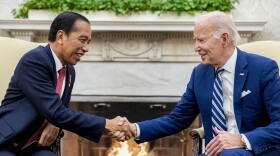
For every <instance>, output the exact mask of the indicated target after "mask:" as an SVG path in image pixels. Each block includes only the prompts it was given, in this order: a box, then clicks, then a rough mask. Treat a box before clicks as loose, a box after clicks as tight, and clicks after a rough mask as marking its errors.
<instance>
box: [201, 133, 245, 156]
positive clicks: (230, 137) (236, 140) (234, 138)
mask: <svg viewBox="0 0 280 156" xmlns="http://www.w3.org/2000/svg"><path fill="white" fill-rule="evenodd" d="M215 132H216V134H217V136H216V137H215V138H213V139H212V140H211V141H210V142H209V144H208V145H207V146H206V148H205V150H206V153H205V154H206V155H207V156H218V155H219V154H220V153H221V152H222V151H224V150H225V149H232V148H244V144H243V143H242V142H241V135H240V134H231V133H229V132H227V131H220V130H218V129H217V128H215Z"/></svg>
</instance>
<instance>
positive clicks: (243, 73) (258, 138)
mask: <svg viewBox="0 0 280 156" xmlns="http://www.w3.org/2000/svg"><path fill="white" fill-rule="evenodd" d="M214 77H215V75H214V67H212V66H208V65H203V64H200V65H198V66H197V67H195V68H194V70H193V72H192V75H191V79H190V82H189V83H188V85H187V89H186V92H185V93H184V95H183V96H182V98H181V100H180V101H179V102H178V104H177V105H176V107H175V109H174V110H173V111H172V112H171V113H170V114H169V115H166V116H163V117H160V118H157V119H153V120H150V121H144V122H139V123H138V125H139V127H140V140H139V141H138V143H140V142H144V141H149V140H153V139H156V138H159V137H164V136H167V135H171V134H174V133H178V132H180V131H181V130H184V129H185V128H187V127H189V126H190V125H191V123H192V122H193V121H194V119H195V117H196V116H197V115H198V114H199V113H201V117H202V121H203V125H204V130H205V143H206V145H207V144H208V143H209V141H210V140H211V139H212V127H211V126H212V122H211V107H212V106H211V98H212V92H213V83H214ZM244 90H245V91H247V90H250V91H251V93H250V94H248V95H247V96H244V97H241V93H242V91H244ZM233 101H234V113H235V117H236V121H237V126H238V129H239V131H240V133H243V134H245V135H246V137H247V138H248V140H249V141H250V143H251V145H252V148H253V150H254V153H255V154H258V153H261V152H264V151H266V150H268V149H270V148H272V147H276V148H280V79H279V71H278V66H277V63H276V62H275V61H273V60H271V59H268V58H265V57H262V56H258V55H254V54H249V53H245V52H242V51H241V50H239V49H238V50H237V62H236V68H235V80H234V97H233Z"/></svg>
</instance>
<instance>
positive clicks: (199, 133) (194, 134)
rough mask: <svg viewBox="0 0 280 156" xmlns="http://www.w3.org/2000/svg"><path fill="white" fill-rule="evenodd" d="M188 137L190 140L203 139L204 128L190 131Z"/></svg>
mask: <svg viewBox="0 0 280 156" xmlns="http://www.w3.org/2000/svg"><path fill="white" fill-rule="evenodd" d="M189 135H190V137H191V138H192V139H195V138H199V139H204V128H203V127H199V128H194V129H193V130H191V131H190V134H189Z"/></svg>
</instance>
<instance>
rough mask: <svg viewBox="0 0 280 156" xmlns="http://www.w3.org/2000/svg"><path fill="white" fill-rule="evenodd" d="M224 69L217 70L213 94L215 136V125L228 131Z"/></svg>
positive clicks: (214, 134)
mask: <svg viewBox="0 0 280 156" xmlns="http://www.w3.org/2000/svg"><path fill="white" fill-rule="evenodd" d="M223 71H224V69H222V68H219V69H218V70H217V74H216V78H215V82H214V89H213V96H212V129H213V137H215V136H216V133H215V127H217V129H219V130H221V131H226V130H227V127H226V118H225V113H224V108H223V88H222V78H221V75H222V73H223Z"/></svg>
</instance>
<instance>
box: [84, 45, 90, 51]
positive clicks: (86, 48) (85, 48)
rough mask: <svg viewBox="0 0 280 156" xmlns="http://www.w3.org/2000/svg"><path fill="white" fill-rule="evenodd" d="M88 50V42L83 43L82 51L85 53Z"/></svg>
mask: <svg viewBox="0 0 280 156" xmlns="http://www.w3.org/2000/svg"><path fill="white" fill-rule="evenodd" d="M88 50H89V44H85V45H84V46H83V51H84V52H85V53H86V52H88Z"/></svg>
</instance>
